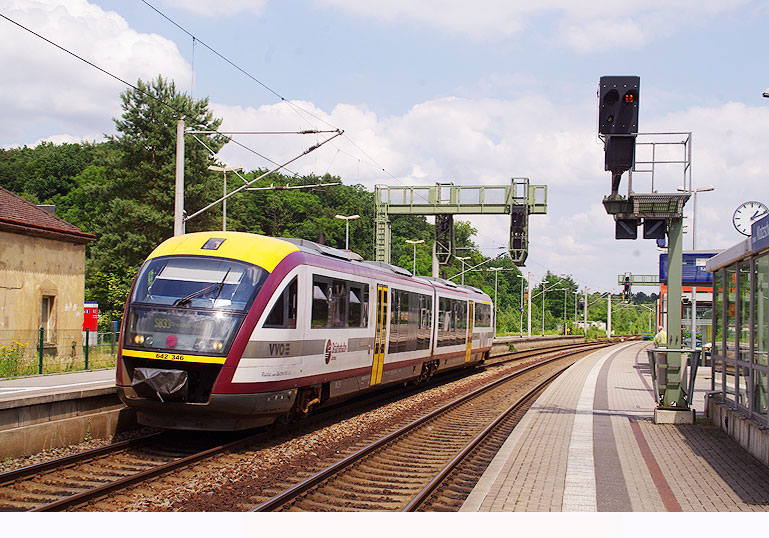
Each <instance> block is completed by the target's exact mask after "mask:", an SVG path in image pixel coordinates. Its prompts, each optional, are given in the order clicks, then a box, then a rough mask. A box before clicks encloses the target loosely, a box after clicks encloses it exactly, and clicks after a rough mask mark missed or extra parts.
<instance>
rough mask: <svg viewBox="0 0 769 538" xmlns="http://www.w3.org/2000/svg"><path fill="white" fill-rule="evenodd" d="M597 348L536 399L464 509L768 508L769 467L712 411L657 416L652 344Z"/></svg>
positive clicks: (700, 407) (706, 377)
mask: <svg viewBox="0 0 769 538" xmlns="http://www.w3.org/2000/svg"><path fill="white" fill-rule="evenodd" d="M648 345H649V342H631V343H625V344H620V345H617V346H611V347H609V348H606V349H604V350H600V351H597V352H594V353H592V354H591V355H589V356H588V357H586V358H585V359H583V360H581V361H579V362H578V363H576V364H575V365H574V366H572V367H571V368H569V369H568V370H567V371H566V372H564V373H563V374H562V375H561V376H560V377H559V378H558V379H556V381H555V382H553V384H552V385H551V386H550V387H549V388H548V389H547V390H546V391H545V392H544V393H543V394H542V395H541V396H540V397H539V398H538V399H537V401H536V402H535V404H534V405H533V406H532V407H531V408H530V410H529V411H528V412H527V413H526V415H525V416H524V418H523V419H522V421H521V423H520V424H519V425H518V426H517V427H516V429H515V430H514V432H513V434H512V435H511V436H510V437H509V438H508V440H507V442H506V443H505V445H504V446H503V448H502V450H501V451H500V452H499V453H498V454H497V456H496V457H495V459H494V460H493V461H492V463H491V464H490V465H489V467H488V468H487V469H486V471H485V472H484V473H483V475H482V476H481V478H480V480H479V482H478V484H477V485H476V487H475V488H474V489H473V491H472V493H471V494H470V496H469V497H468V498H467V499H466V501H465V503H464V505H463V507H462V511H463V512H706V511H707V512H766V511H769V468H767V467H766V466H765V465H763V464H762V463H761V462H760V461H758V460H757V459H755V458H754V457H753V456H751V455H750V454H748V452H746V451H745V450H744V449H743V448H741V447H740V446H739V445H738V444H737V443H736V442H735V441H733V440H732V439H731V438H729V437H728V436H727V435H726V434H725V433H723V432H722V431H721V430H720V429H718V428H717V427H716V426H713V425H711V424H710V423H709V422H708V421H707V419H706V418H705V417H704V400H705V393H706V392H707V391H708V390H709V389H710V387H711V380H710V375H711V369H710V368H701V369H700V372H699V374H698V377H697V382H696V385H695V395H694V407H695V410H696V413H697V415H696V416H697V420H696V423H695V424H693V425H683V424H675V425H673V424H654V422H653V417H654V407H655V402H654V399H653V390H652V381H651V375H650V372H649V365H648V361H647V358H646V352H645V351H644V350H645V348H646V347H647V346H648Z"/></svg>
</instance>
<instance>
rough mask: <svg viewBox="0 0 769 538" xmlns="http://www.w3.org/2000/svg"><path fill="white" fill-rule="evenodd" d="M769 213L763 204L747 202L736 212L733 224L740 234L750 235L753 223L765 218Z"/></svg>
mask: <svg viewBox="0 0 769 538" xmlns="http://www.w3.org/2000/svg"><path fill="white" fill-rule="evenodd" d="M768 212H769V210H767V208H766V206H765V205H764V204H762V203H761V202H755V201H751V202H745V203H744V204H741V205H740V207H738V208H737V209H736V210H735V212H734V216H733V217H732V222H733V223H734V227H735V228H737V231H738V232H740V233H741V234H743V235H750V230H751V226H752V225H753V223H754V222H755V221H757V220H758V219H761V218H763V217H765V216H766V214H767V213H768Z"/></svg>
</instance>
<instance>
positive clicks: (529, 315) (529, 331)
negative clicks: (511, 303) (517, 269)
mask: <svg viewBox="0 0 769 538" xmlns="http://www.w3.org/2000/svg"><path fill="white" fill-rule="evenodd" d="M526 287H527V289H528V290H529V300H528V303H529V312H528V318H527V319H526V336H528V337H529V338H531V271H529V278H528V280H527V286H526Z"/></svg>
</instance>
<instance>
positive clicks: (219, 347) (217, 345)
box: [211, 342, 224, 351]
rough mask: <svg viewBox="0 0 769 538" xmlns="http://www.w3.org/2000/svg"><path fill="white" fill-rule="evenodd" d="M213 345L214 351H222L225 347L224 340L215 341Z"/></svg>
mask: <svg viewBox="0 0 769 538" xmlns="http://www.w3.org/2000/svg"><path fill="white" fill-rule="evenodd" d="M211 347H212V348H213V350H214V351H221V350H222V348H223V347H224V344H223V343H222V342H214V343H213V344H211Z"/></svg>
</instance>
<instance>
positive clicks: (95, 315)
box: [83, 303, 99, 332]
mask: <svg viewBox="0 0 769 538" xmlns="http://www.w3.org/2000/svg"><path fill="white" fill-rule="evenodd" d="M86 329H88V330H89V331H91V332H96V331H98V330H99V303H85V304H84V305H83V330H84V331H85V330H86Z"/></svg>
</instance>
